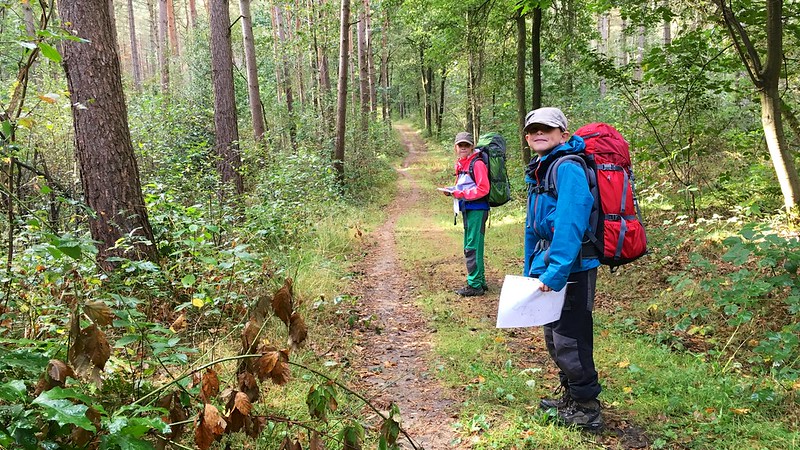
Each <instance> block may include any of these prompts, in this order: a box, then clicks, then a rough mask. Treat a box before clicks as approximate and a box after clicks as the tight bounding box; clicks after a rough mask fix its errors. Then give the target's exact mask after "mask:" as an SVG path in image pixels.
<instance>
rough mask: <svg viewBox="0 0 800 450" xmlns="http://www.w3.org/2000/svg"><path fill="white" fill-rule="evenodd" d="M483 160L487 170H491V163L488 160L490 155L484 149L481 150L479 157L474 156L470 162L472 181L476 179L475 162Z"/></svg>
mask: <svg viewBox="0 0 800 450" xmlns="http://www.w3.org/2000/svg"><path fill="white" fill-rule="evenodd" d="M479 159H480V160H481V161H483V164H484V165H485V166H486V170H489V164H488V163H487V162H486V159H488V155H486V152H484V151H483V150H479V153H478V157H477V158H472V161H470V162H469V176H470V178H472V181H475V162H476V161H477V160H479Z"/></svg>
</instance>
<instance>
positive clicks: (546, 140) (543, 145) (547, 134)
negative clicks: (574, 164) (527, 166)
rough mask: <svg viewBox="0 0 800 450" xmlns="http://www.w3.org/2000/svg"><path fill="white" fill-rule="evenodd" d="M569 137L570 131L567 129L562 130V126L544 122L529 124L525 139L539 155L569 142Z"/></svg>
mask: <svg viewBox="0 0 800 450" xmlns="http://www.w3.org/2000/svg"><path fill="white" fill-rule="evenodd" d="M567 139H569V133H567V132H566V131H561V129H560V128H553V127H549V126H547V125H542V124H533V125H531V126H529V127H528V130H527V132H526V133H525V140H526V141H527V142H528V146H529V147H530V148H531V150H533V151H535V152H536V153H537V154H538V155H539V156H541V155H544V154H546V153H547V152H549V151H550V150H552V149H553V148H554V147H556V146H558V145H560V144H563V143H564V142H567Z"/></svg>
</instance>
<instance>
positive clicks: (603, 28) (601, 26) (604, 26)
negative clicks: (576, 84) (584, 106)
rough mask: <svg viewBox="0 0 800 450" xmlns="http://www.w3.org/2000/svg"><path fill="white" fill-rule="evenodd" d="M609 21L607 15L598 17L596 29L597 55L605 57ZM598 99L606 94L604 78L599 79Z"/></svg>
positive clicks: (606, 87)
mask: <svg viewBox="0 0 800 450" xmlns="http://www.w3.org/2000/svg"><path fill="white" fill-rule="evenodd" d="M609 21H610V17H609V15H608V13H603V14H601V15H600V18H599V19H598V23H597V28H598V31H599V32H600V48H599V49H598V53H599V54H601V55H603V56H605V55H607V54H608V34H609ZM599 88H600V97H601V98H603V97H605V96H606V93H607V92H608V85H607V82H606V79H605V77H601V78H600V87H599Z"/></svg>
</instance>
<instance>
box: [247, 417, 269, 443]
mask: <svg viewBox="0 0 800 450" xmlns="http://www.w3.org/2000/svg"><path fill="white" fill-rule="evenodd" d="M250 419H251V420H250V421H248V424H247V425H246V427H245V432H246V433H247V435H248V436H250V437H251V438H253V439H255V438H257V437H258V436H259V435H260V434H261V432H262V431H264V428H266V426H267V418H266V417H264V416H256V417H251V418H250Z"/></svg>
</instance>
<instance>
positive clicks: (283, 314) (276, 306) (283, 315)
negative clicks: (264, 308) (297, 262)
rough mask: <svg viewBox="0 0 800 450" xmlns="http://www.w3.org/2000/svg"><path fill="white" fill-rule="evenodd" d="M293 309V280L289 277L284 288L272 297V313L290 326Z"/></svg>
mask: <svg viewBox="0 0 800 450" xmlns="http://www.w3.org/2000/svg"><path fill="white" fill-rule="evenodd" d="M293 308H294V306H293V295H292V279H291V278H288V277H287V278H286V281H284V283H283V286H282V287H281V288H280V289H278V290H277V292H275V294H274V295H273V296H272V311H273V312H274V313H275V315H276V316H278V318H279V319H281V321H283V323H285V324H286V325H287V326H288V325H289V320H290V319H291V317H292V310H293Z"/></svg>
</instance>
